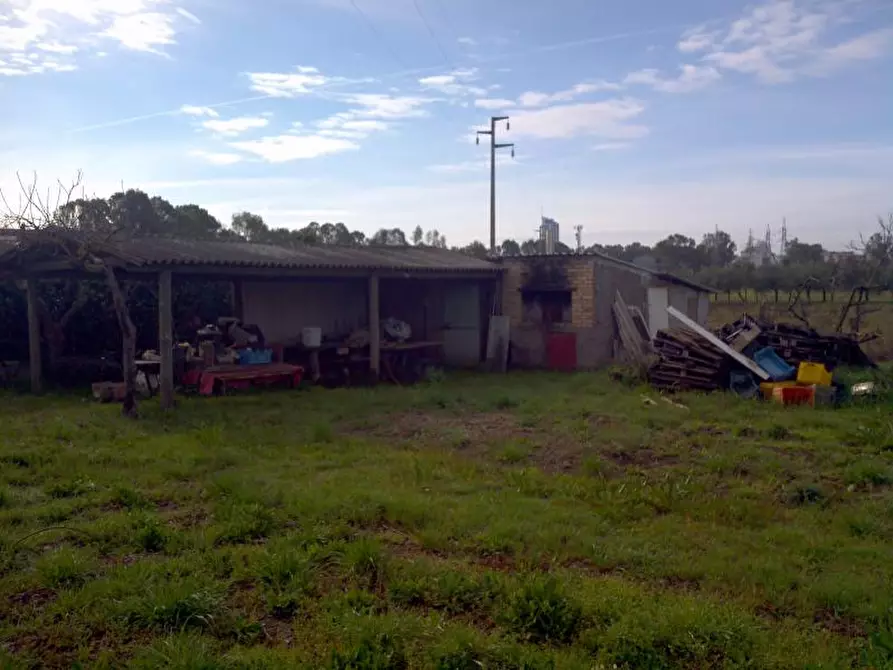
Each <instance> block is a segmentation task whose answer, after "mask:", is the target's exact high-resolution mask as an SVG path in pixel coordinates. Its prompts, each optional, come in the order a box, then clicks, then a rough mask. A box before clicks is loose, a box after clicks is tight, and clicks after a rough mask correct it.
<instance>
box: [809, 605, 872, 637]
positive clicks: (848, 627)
mask: <svg viewBox="0 0 893 670" xmlns="http://www.w3.org/2000/svg"><path fill="white" fill-rule="evenodd" d="M814 621H815V622H816V623H817V624H818V625H820V626H821V627H822V628H824V629H825V630H827V631H829V632H831V633H834V634H835V635H842V636H844V637H866V635H867V633H866V632H865V627H864V626H863V625H862V623H860V622H859V621H857V620H855V619H853V618H852V617H848V616H846V615H841V614H838V613H836V612H835V611H834V610H833V609H831V608H830V607H826V608H825V609H821V610H819V611H818V612H816V613H815V617H814Z"/></svg>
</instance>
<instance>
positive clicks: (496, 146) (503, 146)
mask: <svg viewBox="0 0 893 670" xmlns="http://www.w3.org/2000/svg"><path fill="white" fill-rule="evenodd" d="M513 146H515V144H514V142H510V143H508V144H497V145H495V148H496V149H508V148H509V147H513Z"/></svg>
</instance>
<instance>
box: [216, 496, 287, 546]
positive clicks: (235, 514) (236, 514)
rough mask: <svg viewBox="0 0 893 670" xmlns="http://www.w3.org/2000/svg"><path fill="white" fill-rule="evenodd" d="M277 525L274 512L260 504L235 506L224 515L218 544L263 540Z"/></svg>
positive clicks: (229, 508)
mask: <svg viewBox="0 0 893 670" xmlns="http://www.w3.org/2000/svg"><path fill="white" fill-rule="evenodd" d="M275 525H276V524H275V518H274V516H273V511H272V510H270V509H269V508H267V507H265V506H263V505H261V504H259V503H252V504H247V505H246V504H237V505H233V506H230V507H228V508H227V509H226V511H225V513H224V523H223V527H222V528H221V529H220V532H219V534H218V535H217V543H218V544H225V543H232V544H240V543H245V542H252V541H254V540H261V539H263V538H265V537H267V536H268V535H269V534H270V533H271V532H272V531H273V528H274V527H275Z"/></svg>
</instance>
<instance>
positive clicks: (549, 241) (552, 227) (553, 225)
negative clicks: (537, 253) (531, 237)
mask: <svg viewBox="0 0 893 670" xmlns="http://www.w3.org/2000/svg"><path fill="white" fill-rule="evenodd" d="M559 239H560V237H559V232H558V222H557V221H556V220H555V219H550V218H548V217H545V216H544V217H542V222H541V223H540V243H541V248H542V250H543V253H544V254H554V253H555V247H556V246H558V241H559Z"/></svg>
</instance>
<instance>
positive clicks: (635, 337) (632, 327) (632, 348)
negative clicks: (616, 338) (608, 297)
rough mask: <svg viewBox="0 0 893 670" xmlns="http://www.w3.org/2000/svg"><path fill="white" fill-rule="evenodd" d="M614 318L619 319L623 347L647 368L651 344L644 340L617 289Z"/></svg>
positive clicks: (618, 325) (640, 364)
mask: <svg viewBox="0 0 893 670" xmlns="http://www.w3.org/2000/svg"><path fill="white" fill-rule="evenodd" d="M614 318H615V319H616V320H617V329H618V330H619V331H620V340H621V342H622V343H623V348H624V349H625V350H626V352H627V353H628V354H629V356H630V357H632V359H633V360H634V362H635V363H636V364H637V365H638V366H639V367H643V368H647V367H648V364H649V360H648V354H649V353H651V344H650V343H649V342H645V341H643V339H642V335H641V333H640V332H639V329H638V328H637V327H636V324H635V322H634V321H633V318H632V317H631V316H630V313H629V307H627V305H626V303H625V302H624V301H623V296H621V295H620V291H617V293H616V295H615V297H614Z"/></svg>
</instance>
